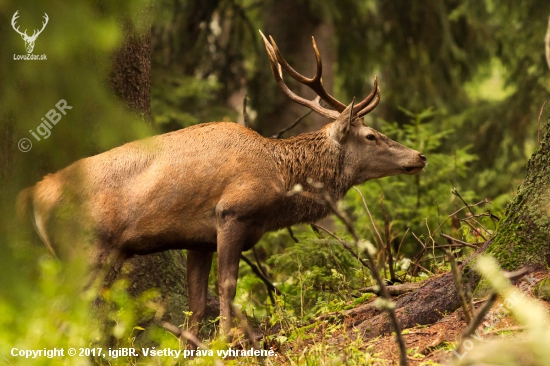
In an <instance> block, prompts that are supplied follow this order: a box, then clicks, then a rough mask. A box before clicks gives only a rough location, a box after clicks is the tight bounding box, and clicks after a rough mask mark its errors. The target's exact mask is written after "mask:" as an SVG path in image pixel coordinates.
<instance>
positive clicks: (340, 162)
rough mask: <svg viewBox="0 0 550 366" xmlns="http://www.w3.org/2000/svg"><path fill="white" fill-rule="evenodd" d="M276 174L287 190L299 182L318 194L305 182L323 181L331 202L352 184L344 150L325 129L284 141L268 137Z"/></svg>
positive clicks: (305, 188)
mask: <svg viewBox="0 0 550 366" xmlns="http://www.w3.org/2000/svg"><path fill="white" fill-rule="evenodd" d="M269 142H270V145H271V146H272V152H273V158H274V160H275V161H276V163H277V168H278V170H279V173H280V174H281V176H282V177H283V180H284V182H285V188H286V189H287V190H288V191H290V190H292V189H293V187H294V186H295V185H296V184H301V185H302V187H303V188H304V190H305V191H308V192H312V193H317V189H315V188H313V187H311V185H310V184H309V183H308V182H307V181H308V178H311V179H312V180H313V182H319V183H323V184H324V189H325V191H326V192H328V193H329V194H330V196H331V197H332V199H333V200H334V201H336V200H339V199H341V198H342V197H343V196H344V195H345V194H346V192H347V190H348V189H350V188H351V186H352V177H351V176H349V174H346V170H345V169H344V168H345V166H344V153H345V152H344V151H343V150H342V149H341V147H340V146H339V145H338V144H337V143H335V142H333V141H332V140H330V138H329V137H328V136H327V132H326V128H324V129H322V130H320V131H315V132H310V133H304V134H301V135H299V136H296V137H292V138H289V139H284V140H269Z"/></svg>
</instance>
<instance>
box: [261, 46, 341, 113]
mask: <svg viewBox="0 0 550 366" xmlns="http://www.w3.org/2000/svg"><path fill="white" fill-rule="evenodd" d="M269 39H270V41H271V46H272V47H273V50H274V51H275V55H276V57H277V61H278V62H279V63H280V64H281V66H282V67H283V68H284V69H285V70H286V71H287V72H288V73H289V75H290V76H292V77H293V78H294V79H295V80H296V81H298V82H300V83H302V84H304V85H307V86H308V87H310V88H311V90H313V91H314V92H315V93H317V95H319V96H320V97H321V99H323V100H324V101H325V102H327V103H328V104H329V105H330V106H331V107H333V108H334V109H336V110H337V111H338V112H342V111H343V110H344V109H346V105H345V104H344V103H342V102H340V101H339V100H337V99H335V98H334V97H333V96H332V95H330V94H329V93H327V91H326V90H325V87H324V86H323V81H322V79H321V75H322V73H323V63H322V61H321V54H320V52H319V49H318V48H317V44H316V43H315V38H314V37H311V42H312V44H313V51H314V52H315V59H316V61H317V71H316V72H315V76H314V77H313V78H311V79H310V78H307V77H305V76H304V75H302V74H300V73H299V72H297V71H296V70H294V69H293V68H292V66H290V64H289V63H288V62H287V61H286V60H285V59H284V57H283V55H282V54H281V51H280V50H279V47H277V43H275V40H274V39H273V37H271V36H270V37H269Z"/></svg>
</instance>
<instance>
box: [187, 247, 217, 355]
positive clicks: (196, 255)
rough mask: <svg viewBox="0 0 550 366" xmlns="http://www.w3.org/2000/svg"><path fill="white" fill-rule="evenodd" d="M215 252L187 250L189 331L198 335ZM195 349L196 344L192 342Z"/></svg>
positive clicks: (191, 346) (204, 309)
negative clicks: (190, 313)
mask: <svg viewBox="0 0 550 366" xmlns="http://www.w3.org/2000/svg"><path fill="white" fill-rule="evenodd" d="M213 254H214V252H201V251H195V250H188V251H187V283H188V288H189V310H190V311H191V312H192V315H191V319H190V323H189V331H190V332H191V334H193V335H194V336H195V337H198V334H199V329H200V322H201V320H202V318H203V317H204V313H205V311H206V294H207V291H208V275H209V274H210V268H211V266H212V256H213ZM189 348H192V349H194V348H195V346H194V345H191V344H190V347H189Z"/></svg>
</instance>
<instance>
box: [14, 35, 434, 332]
mask: <svg viewBox="0 0 550 366" xmlns="http://www.w3.org/2000/svg"><path fill="white" fill-rule="evenodd" d="M262 36H263V35H262ZM264 42H265V45H266V50H267V52H268V56H269V58H270V61H271V66H272V71H273V75H274V77H275V80H276V81H277V84H278V86H279V87H280V88H281V89H282V90H283V92H284V93H285V94H287V96H289V97H290V98H291V99H292V100H294V101H296V102H297V103H299V104H302V105H305V106H307V107H309V108H311V109H312V110H314V111H316V112H317V113H319V114H321V115H323V116H325V117H328V118H331V119H332V120H333V122H331V123H329V124H327V125H326V126H324V127H323V128H322V129H320V130H318V131H314V132H310V133H305V134H301V135H298V136H296V137H293V138H290V139H284V140H277V139H268V138H264V137H261V136H260V135H259V134H257V133H256V132H254V131H252V130H250V129H248V128H246V127H243V126H240V125H238V124H235V123H223V122H218V123H205V124H201V125H196V126H193V127H188V128H185V129H182V130H179V131H175V132H171V133H167V134H164V135H159V136H154V137H151V138H148V139H144V140H140V141H135V142H131V143H128V144H126V145H123V146H120V147H118V148H114V149H112V150H110V151H107V152H105V153H102V154H99V155H96V156H93V157H89V158H85V159H82V160H79V161H77V162H75V163H74V164H72V165H70V166H68V167H67V168H65V169H63V170H60V171H59V172H57V173H55V174H50V175H48V176H46V177H45V178H44V179H43V180H42V181H41V182H39V183H37V184H36V185H35V186H34V187H31V188H27V189H25V190H23V191H22V192H21V193H20V195H19V198H18V211H19V214H20V216H22V217H25V218H27V220H30V221H31V222H32V224H33V226H34V228H35V230H36V232H37V233H38V235H39V236H40V238H41V239H42V241H43V242H44V244H45V245H46V247H48V248H49V249H50V250H51V251H52V252H53V253H54V254H55V255H58V256H60V257H71V256H74V255H82V253H81V252H80V251H81V250H84V251H85V252H86V253H91V256H90V258H91V262H92V266H93V267H95V268H100V267H102V266H105V265H108V263H109V258H112V257H113V256H117V257H121V258H125V257H127V256H130V255H133V254H149V253H155V252H160V251H164V250H168V249H187V250H188V252H187V277H188V283H189V308H190V310H191V311H192V312H193V315H192V317H191V320H190V326H191V331H192V332H193V333H194V334H196V333H197V331H198V324H199V323H200V321H201V319H202V317H203V315H204V312H205V308H206V293H207V285H208V274H209V272H210V267H211V262H212V254H213V252H214V251H217V252H218V272H219V276H218V277H219V293H220V314H221V316H222V320H221V327H220V329H221V331H222V333H224V334H227V333H228V332H229V329H230V326H231V316H230V315H231V302H232V300H233V298H234V296H235V286H236V281H237V276H238V266H239V258H240V254H241V252H242V251H243V250H247V249H249V248H251V247H252V246H253V245H254V244H255V243H256V242H258V240H259V239H260V238H261V236H262V235H263V234H264V233H265V232H266V231H271V230H276V229H280V228H284V227H287V226H290V225H294V224H297V223H301V222H314V221H316V220H319V219H321V218H323V217H324V216H326V215H328V213H329V206H328V205H326V204H325V203H323V201H322V200H318V199H316V197H317V195H318V194H319V189H318V185H316V184H313V183H321V184H322V191H323V195H324V197H327V196H328V197H330V199H331V200H332V201H337V200H339V199H341V198H342V197H343V196H344V194H345V193H346V192H347V191H348V190H349V189H350V188H351V187H352V186H353V185H355V184H360V183H363V182H365V181H367V180H370V179H375V178H381V177H385V176H390V175H396V174H416V173H418V172H420V171H421V170H422V169H423V168H424V166H425V165H426V158H425V157H424V155H422V154H420V153H419V152H418V151H415V150H412V149H409V148H407V147H405V146H403V145H401V144H399V143H397V142H395V141H393V140H391V139H389V138H388V137H386V136H384V135H383V134H381V133H380V132H378V131H376V130H374V129H372V128H370V127H368V126H366V125H364V123H363V119H362V117H363V116H364V115H365V114H367V113H369V112H370V111H371V110H372V109H374V107H376V105H377V104H378V101H379V96H380V90H379V88H378V85H377V82H376V80H375V83H374V86H373V90H372V92H371V93H370V94H369V96H367V97H366V98H365V99H364V100H363V101H361V102H359V103H357V104H356V105H355V104H354V102H352V103H351V104H350V105H348V106H347V107H346V106H345V105H344V104H343V103H341V102H339V101H337V100H335V99H334V98H333V97H332V96H330V95H329V94H328V93H327V92H326V91H325V90H324V88H323V85H322V81H321V59H320V56H319V53H318V51H317V48H316V46H315V42H313V45H314V50H315V52H316V57H317V64H318V71H317V73H316V75H315V77H314V78H313V79H307V78H305V77H303V76H301V75H300V74H298V73H296V72H295V71H294V70H292V68H290V66H289V65H288V64H287V63H286V61H284V59H283V58H282V56H281V55H280V52H279V51H278V49H277V47H276V45H275V42H274V41H273V40H271V43H269V41H268V40H267V39H266V38H265V37H264ZM281 65H282V67H284V68H285V70H287V71H288V72H289V73H290V74H291V76H292V77H294V78H295V79H297V80H299V81H301V82H303V83H304V84H306V85H308V86H310V87H311V88H312V89H313V90H315V91H316V92H317V94H318V95H319V96H320V97H318V98H316V99H315V100H311V101H309V100H305V99H303V98H301V97H298V96H296V95H295V94H294V93H292V92H291V91H290V90H289V89H288V87H286V85H285V84H284V82H283V80H282V76H281V75H282V74H281V71H280V68H281ZM319 98H322V99H323V100H325V101H326V102H327V103H329V104H330V105H331V106H333V108H335V110H329V109H326V108H324V107H322V106H321V105H320V104H319ZM297 185H300V186H301V187H303V190H304V191H305V194H292V192H291V191H292V190H293V188H294V187H295V186H297Z"/></svg>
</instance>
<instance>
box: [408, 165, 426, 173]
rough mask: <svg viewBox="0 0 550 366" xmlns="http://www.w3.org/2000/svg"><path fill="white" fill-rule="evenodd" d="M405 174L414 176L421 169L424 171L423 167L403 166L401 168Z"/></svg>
mask: <svg viewBox="0 0 550 366" xmlns="http://www.w3.org/2000/svg"><path fill="white" fill-rule="evenodd" d="M403 169H404V170H405V173H406V174H416V173H419V172H420V171H421V170H422V169H424V165H422V166H405V167H403Z"/></svg>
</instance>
